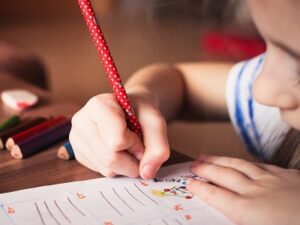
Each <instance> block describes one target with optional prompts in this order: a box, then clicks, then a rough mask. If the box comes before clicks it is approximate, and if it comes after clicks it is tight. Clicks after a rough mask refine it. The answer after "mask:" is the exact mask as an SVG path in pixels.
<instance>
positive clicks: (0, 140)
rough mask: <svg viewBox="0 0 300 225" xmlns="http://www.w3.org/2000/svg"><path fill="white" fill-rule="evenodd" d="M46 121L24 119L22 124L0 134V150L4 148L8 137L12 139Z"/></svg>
mask: <svg viewBox="0 0 300 225" xmlns="http://www.w3.org/2000/svg"><path fill="white" fill-rule="evenodd" d="M46 120H47V119H46V118H45V117H37V118H26V119H24V120H22V122H21V123H20V124H19V125H17V126H15V127H12V128H10V129H8V130H6V131H3V132H1V133H0V149H4V148H5V143H6V141H7V140H8V139H9V138H10V137H12V136H14V135H16V134H18V133H20V132H22V131H25V130H27V129H30V128H32V127H34V126H36V125H38V124H41V123H43V122H45V121H46Z"/></svg>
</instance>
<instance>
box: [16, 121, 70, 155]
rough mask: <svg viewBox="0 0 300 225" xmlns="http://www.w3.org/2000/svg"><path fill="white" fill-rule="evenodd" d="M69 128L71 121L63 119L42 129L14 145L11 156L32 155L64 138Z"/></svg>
mask: <svg viewBox="0 0 300 225" xmlns="http://www.w3.org/2000/svg"><path fill="white" fill-rule="evenodd" d="M70 130H71V121H70V120H68V121H64V122H63V123H61V124H59V125H58V126H56V127H52V128H51V129H48V130H44V131H42V132H41V133H39V134H38V135H36V136H33V137H31V138H29V139H27V140H25V141H23V142H21V143H19V144H18V145H15V146H14V147H13V148H12V150H11V156H12V157H14V158H16V159H23V158H27V157H29V156H31V155H34V154H36V153H38V152H40V151H42V150H44V149H45V148H47V147H49V146H51V145H53V144H55V143H57V142H58V141H61V140H62V139H64V138H66V137H67V136H68V135H69V133H70Z"/></svg>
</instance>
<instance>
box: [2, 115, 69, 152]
mask: <svg viewBox="0 0 300 225" xmlns="http://www.w3.org/2000/svg"><path fill="white" fill-rule="evenodd" d="M66 121H69V119H68V118H67V117H64V116H60V117H56V118H53V119H50V120H47V121H45V122H44V123H41V124H39V125H37V126H34V127H32V128H30V129H28V130H25V131H23V132H21V133H19V134H16V135H14V136H12V137H10V138H8V140H7V141H6V148H7V149H8V150H11V149H12V148H13V146H14V145H16V144H19V143H21V142H23V141H25V140H27V139H28V138H31V137H34V136H36V135H38V134H40V133H41V132H42V131H45V130H49V129H51V128H53V127H56V126H58V125H60V124H61V123H64V122H66Z"/></svg>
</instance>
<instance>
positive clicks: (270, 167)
mask: <svg viewBox="0 0 300 225" xmlns="http://www.w3.org/2000/svg"><path fill="white" fill-rule="evenodd" d="M255 164H256V165H257V166H258V167H260V168H262V169H264V170H266V171H269V172H271V173H278V172H282V168H281V167H278V166H275V165H269V164H264V163H255Z"/></svg>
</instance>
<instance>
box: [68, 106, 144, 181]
mask: <svg viewBox="0 0 300 225" xmlns="http://www.w3.org/2000/svg"><path fill="white" fill-rule="evenodd" d="M83 122H84V125H82V126H80V125H81V124H83ZM72 131H74V133H75V134H78V136H79V138H80V139H81V140H82V141H84V142H85V143H86V144H85V147H84V148H83V149H81V152H82V153H83V154H84V155H86V156H87V158H88V160H89V161H93V162H94V163H93V164H94V165H95V167H96V168H98V164H101V165H103V166H104V167H105V168H107V169H109V170H111V171H112V172H114V173H116V174H120V175H125V176H129V177H137V176H138V175H139V166H138V162H137V161H136V160H134V159H133V158H132V157H131V156H130V155H129V154H128V153H126V152H124V153H125V154H121V152H115V151H111V150H109V149H108V148H107V146H106V145H105V144H103V141H102V140H101V138H100V137H99V135H98V131H97V127H96V125H95V124H94V123H91V122H90V121H89V120H88V118H85V115H84V114H83V115H82V112H79V113H77V114H76V115H75V116H74V117H73V120H72ZM73 136H74V135H73ZM82 145H83V144H82ZM98 171H99V170H98ZM100 172H101V173H103V170H100Z"/></svg>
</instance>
